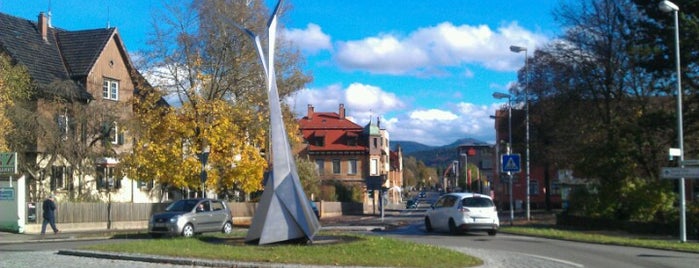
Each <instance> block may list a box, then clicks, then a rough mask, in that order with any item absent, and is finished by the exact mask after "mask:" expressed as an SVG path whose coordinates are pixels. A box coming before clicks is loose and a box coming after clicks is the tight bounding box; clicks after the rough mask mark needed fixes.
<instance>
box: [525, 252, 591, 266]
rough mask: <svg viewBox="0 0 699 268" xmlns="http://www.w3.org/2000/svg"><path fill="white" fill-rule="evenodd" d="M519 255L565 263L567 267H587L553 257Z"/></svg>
mask: <svg viewBox="0 0 699 268" xmlns="http://www.w3.org/2000/svg"><path fill="white" fill-rule="evenodd" d="M519 254H522V255H525V256H530V257H534V258H538V259H543V260H548V261H553V262H558V263H563V264H567V265H570V266H575V267H581V268H582V267H585V265H582V264H579V263H575V262H570V261H566V260H562V259H557V258H551V257H546V256H541V255H534V254H526V253H519Z"/></svg>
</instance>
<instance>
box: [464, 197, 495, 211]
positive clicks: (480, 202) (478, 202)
mask: <svg viewBox="0 0 699 268" xmlns="http://www.w3.org/2000/svg"><path fill="white" fill-rule="evenodd" d="M461 205H463V206H464V207H470V208H487V207H493V206H495V204H493V201H492V200H490V199H488V198H482V197H467V198H464V200H462V201H461Z"/></svg>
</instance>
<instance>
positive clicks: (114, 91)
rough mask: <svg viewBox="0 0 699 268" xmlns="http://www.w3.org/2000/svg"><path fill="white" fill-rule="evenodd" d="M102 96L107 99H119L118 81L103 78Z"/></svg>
mask: <svg viewBox="0 0 699 268" xmlns="http://www.w3.org/2000/svg"><path fill="white" fill-rule="evenodd" d="M102 98H103V99H107V100H119V81H117V80H114V79H110V78H104V81H103V82H102Z"/></svg>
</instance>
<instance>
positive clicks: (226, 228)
mask: <svg viewBox="0 0 699 268" xmlns="http://www.w3.org/2000/svg"><path fill="white" fill-rule="evenodd" d="M221 232H223V233H224V234H231V232H233V224H231V223H230V222H226V223H225V224H223V229H222V230H221Z"/></svg>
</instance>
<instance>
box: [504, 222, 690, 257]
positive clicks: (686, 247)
mask: <svg viewBox="0 0 699 268" xmlns="http://www.w3.org/2000/svg"><path fill="white" fill-rule="evenodd" d="M500 231H501V232H505V233H511V234H521V235H528V236H537V237H544V238H552V239H561V240H569V241H580V242H589V243H598V244H609V245H620V246H631V247H644V248H654V249H665V250H676V251H685V252H694V253H699V243H697V242H687V243H681V242H680V241H679V239H676V240H672V239H652V238H643V237H641V236H631V235H620V234H604V232H593V231H577V230H563V229H559V228H556V227H555V226H553V225H552V226H526V225H525V226H501V228H500Z"/></svg>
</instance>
